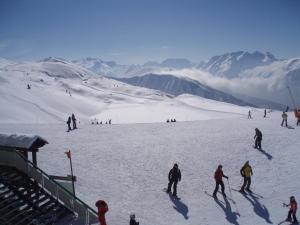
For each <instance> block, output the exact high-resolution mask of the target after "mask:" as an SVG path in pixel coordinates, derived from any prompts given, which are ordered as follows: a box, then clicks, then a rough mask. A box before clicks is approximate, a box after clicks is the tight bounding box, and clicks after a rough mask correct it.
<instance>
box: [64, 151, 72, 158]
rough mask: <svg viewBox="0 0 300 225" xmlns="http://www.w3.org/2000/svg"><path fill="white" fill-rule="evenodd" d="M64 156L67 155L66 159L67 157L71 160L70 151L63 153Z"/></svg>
mask: <svg viewBox="0 0 300 225" xmlns="http://www.w3.org/2000/svg"><path fill="white" fill-rule="evenodd" d="M65 154H66V155H67V157H68V158H69V159H71V150H69V151H67V152H65Z"/></svg>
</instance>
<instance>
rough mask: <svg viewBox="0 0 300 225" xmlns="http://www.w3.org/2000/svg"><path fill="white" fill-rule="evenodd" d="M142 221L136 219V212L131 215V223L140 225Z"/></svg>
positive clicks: (131, 224) (130, 224)
mask: <svg viewBox="0 0 300 225" xmlns="http://www.w3.org/2000/svg"><path fill="white" fill-rule="evenodd" d="M139 224H140V223H139V222H137V221H136V220H135V214H131V215H130V221H129V225H139Z"/></svg>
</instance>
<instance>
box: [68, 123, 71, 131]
mask: <svg viewBox="0 0 300 225" xmlns="http://www.w3.org/2000/svg"><path fill="white" fill-rule="evenodd" d="M69 130H71V124H70V123H68V131H69Z"/></svg>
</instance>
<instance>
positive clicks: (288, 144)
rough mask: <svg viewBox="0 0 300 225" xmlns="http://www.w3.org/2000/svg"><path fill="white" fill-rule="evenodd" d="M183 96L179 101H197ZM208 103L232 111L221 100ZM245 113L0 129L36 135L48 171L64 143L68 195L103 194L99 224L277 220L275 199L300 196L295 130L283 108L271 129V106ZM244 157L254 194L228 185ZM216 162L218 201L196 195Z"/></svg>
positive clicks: (236, 182)
mask: <svg viewBox="0 0 300 225" xmlns="http://www.w3.org/2000/svg"><path fill="white" fill-rule="evenodd" d="M180 98H181V97H180ZM183 98H186V97H184V96H183ZM180 100H181V99H180ZM184 100H185V102H186V103H187V104H201V101H204V100H199V101H200V102H198V101H197V102H194V101H195V98H192V97H188V98H187V99H184ZM215 103H216V102H213V101H211V102H203V104H204V105H203V106H205V108H207V110H209V111H210V110H211V109H216V108H215V107H216V106H215ZM218 107H220V108H219V109H218V110H222V111H227V110H229V111H232V108H231V106H230V105H228V106H227V109H225V108H224V106H222V105H219V106H218ZM236 110H237V112H239V107H237V108H236ZM182 113H183V112H182ZM162 115H163V111H162V114H161V116H162ZM253 117H254V118H253V119H251V120H250V119H247V118H246V115H244V116H241V117H239V118H237V117H236V118H229V119H224V118H223V119H211V120H204V121H191V122H177V123H152V124H113V125H102V126H100V125H99V126H96V125H89V124H85V125H84V124H81V125H79V129H78V130H75V131H72V132H69V133H68V132H65V124H53V125H51V126H49V125H47V124H1V126H0V132H1V133H29V134H38V135H41V136H42V137H44V138H45V139H46V140H48V142H49V144H48V145H46V146H44V147H43V148H42V149H41V150H40V151H39V153H38V165H39V166H40V167H41V168H42V169H44V170H45V171H46V172H47V173H49V174H55V175H66V174H69V173H70V172H69V171H70V168H69V161H68V159H67V157H66V156H65V153H64V152H65V151H66V150H68V149H71V151H72V160H73V169H74V174H75V175H76V176H77V182H76V193H77V195H78V197H80V198H81V199H83V200H84V201H86V202H87V203H88V204H89V205H90V206H92V207H93V208H95V207H94V204H95V202H96V201H97V200H98V199H104V200H105V201H106V202H107V203H108V206H109V211H108V213H107V214H106V218H107V223H108V224H128V223H129V215H130V213H133V212H134V213H135V214H136V217H137V220H138V221H140V224H141V225H147V224H155V225H170V224H172V225H195V224H201V225H220V224H222V225H225V224H235V225H239V224H240V225H253V224H258V225H263V224H278V223H279V222H280V221H282V220H284V219H285V218H286V216H287V212H288V209H287V208H284V207H282V203H288V201H289V197H290V196H291V195H294V196H295V198H296V200H298V202H299V199H300V195H299V187H300V181H299V179H297V177H298V176H299V166H298V165H299V160H300V156H299V153H298V151H299V145H300V139H299V135H300V128H299V127H296V126H295V119H294V117H293V115H292V114H291V113H289V118H288V122H289V124H290V125H291V126H292V127H294V128H295V129H287V128H285V127H281V126H280V123H281V115H280V113H279V112H272V113H271V114H268V115H267V118H263V113H262V111H254V112H253ZM256 127H258V128H259V129H260V130H261V131H262V133H263V141H262V148H263V151H258V150H256V149H253V147H252V145H253V144H254V140H253V136H254V129H255V128H256ZM247 160H249V162H250V165H251V166H252V169H253V173H254V174H253V177H252V186H251V189H252V190H253V192H254V193H255V194H253V195H245V196H244V195H242V194H241V193H239V192H237V191H235V190H237V189H239V188H240V185H241V184H242V180H243V178H242V177H241V175H240V169H241V167H242V165H243V164H244V163H245V161H247ZM175 162H176V163H178V164H179V169H180V170H181V173H182V180H181V182H179V184H178V196H179V197H180V200H176V199H174V198H172V197H171V196H169V195H168V194H166V193H165V192H163V188H166V186H167V183H168V179H167V176H168V173H169V170H170V169H171V168H172V166H173V164H174V163H175ZM219 164H222V165H223V171H224V173H225V174H226V175H227V176H229V183H227V181H226V180H224V182H225V192H226V194H227V196H228V199H227V200H226V199H224V198H223V197H222V196H221V195H220V194H219V193H218V200H214V199H213V198H212V197H210V196H208V195H207V194H205V192H207V193H209V194H211V193H212V192H213V190H214V185H215V182H214V179H213V175H214V172H215V169H216V167H217V166H218V165H219Z"/></svg>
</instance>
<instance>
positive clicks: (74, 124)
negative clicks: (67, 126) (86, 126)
mask: <svg viewBox="0 0 300 225" xmlns="http://www.w3.org/2000/svg"><path fill="white" fill-rule="evenodd" d="M72 122H73V129H74V130H75V129H77V126H76V120H73V121H72Z"/></svg>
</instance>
